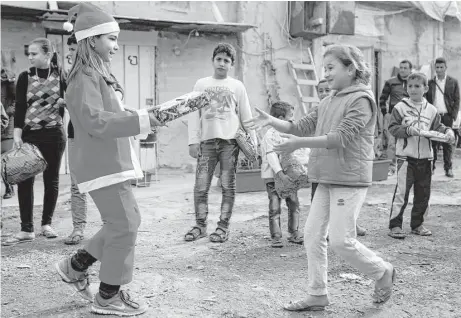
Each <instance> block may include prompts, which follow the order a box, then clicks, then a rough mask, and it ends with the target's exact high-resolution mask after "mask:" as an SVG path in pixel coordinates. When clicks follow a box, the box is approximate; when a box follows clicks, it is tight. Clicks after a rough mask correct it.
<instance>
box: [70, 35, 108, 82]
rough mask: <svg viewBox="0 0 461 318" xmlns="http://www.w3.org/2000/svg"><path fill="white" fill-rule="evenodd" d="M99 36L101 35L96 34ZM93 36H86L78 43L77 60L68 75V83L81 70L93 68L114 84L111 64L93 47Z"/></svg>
mask: <svg viewBox="0 0 461 318" xmlns="http://www.w3.org/2000/svg"><path fill="white" fill-rule="evenodd" d="M96 37H99V35H96ZM91 39H92V37H88V38H85V39H83V40H81V41H79V42H78V43H77V54H76V56H75V61H74V63H73V65H72V68H71V70H70V72H69V76H68V77H67V83H68V84H69V83H70V82H71V81H72V80H73V79H74V77H75V75H76V74H77V73H78V72H79V71H83V70H85V69H88V68H91V69H93V70H95V71H96V72H98V73H99V74H100V75H101V76H102V77H103V78H104V80H105V81H106V82H107V83H109V84H113V83H114V80H113V79H112V76H111V74H110V66H109V64H108V63H105V62H104V61H103V59H102V58H101V56H99V54H98V53H97V52H96V51H95V50H94V49H93V48H92V47H91V45H90V40H91Z"/></svg>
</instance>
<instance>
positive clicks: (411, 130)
mask: <svg viewBox="0 0 461 318" xmlns="http://www.w3.org/2000/svg"><path fill="white" fill-rule="evenodd" d="M407 134H408V135H409V136H419V135H420V129H419V128H416V127H414V126H408V127H407Z"/></svg>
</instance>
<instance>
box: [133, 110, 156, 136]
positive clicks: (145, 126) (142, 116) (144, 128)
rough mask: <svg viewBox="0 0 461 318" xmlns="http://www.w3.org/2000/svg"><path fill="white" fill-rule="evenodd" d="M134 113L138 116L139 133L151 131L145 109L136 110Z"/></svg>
mask: <svg viewBox="0 0 461 318" xmlns="http://www.w3.org/2000/svg"><path fill="white" fill-rule="evenodd" d="M136 113H137V114H138V116H139V134H148V133H150V131H151V129H152V128H151V126H150V120H149V113H148V112H147V109H145V108H144V109H140V110H137V111H136Z"/></svg>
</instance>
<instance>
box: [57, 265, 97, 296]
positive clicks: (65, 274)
mask: <svg viewBox="0 0 461 318" xmlns="http://www.w3.org/2000/svg"><path fill="white" fill-rule="evenodd" d="M54 267H55V268H56V271H57V272H58V274H59V276H61V278H62V280H63V281H64V282H66V283H68V284H69V286H71V287H72V288H73V289H74V290H76V291H77V292H78V294H80V296H82V297H83V298H84V299H86V300H89V301H91V302H92V301H93V298H94V295H93V293H92V292H91V290H90V281H89V279H88V271H87V270H86V271H84V272H79V271H76V270H75V269H73V268H72V265H71V257H68V258H66V259H63V260H62V261H59V262H58V263H56V264H55V265H54Z"/></svg>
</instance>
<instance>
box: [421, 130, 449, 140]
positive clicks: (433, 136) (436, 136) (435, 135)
mask: <svg viewBox="0 0 461 318" xmlns="http://www.w3.org/2000/svg"><path fill="white" fill-rule="evenodd" d="M419 135H420V136H421V137H426V138H429V139H430V140H432V141H439V142H445V143H450V137H449V136H448V135H447V134H444V133H441V132H438V131H434V130H429V131H427V130H421V131H420V132H419Z"/></svg>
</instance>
